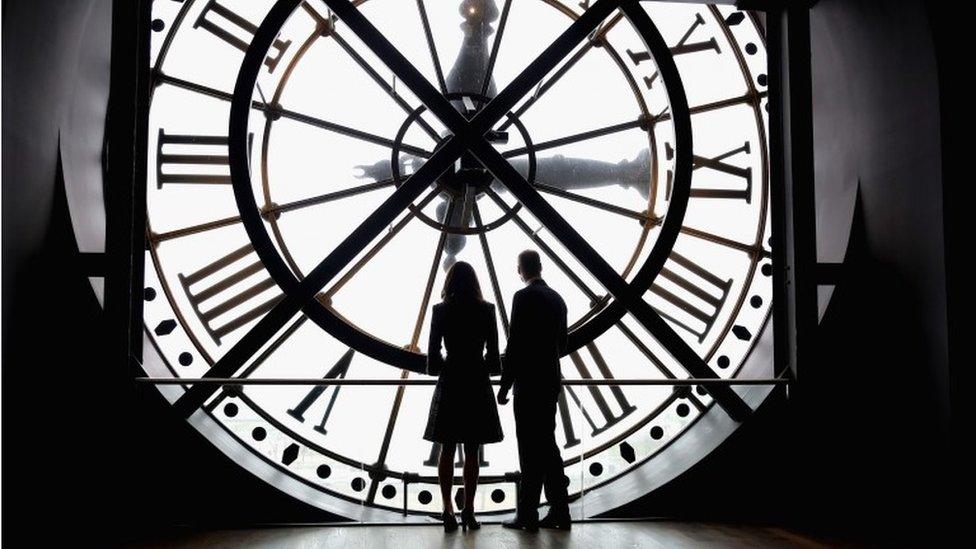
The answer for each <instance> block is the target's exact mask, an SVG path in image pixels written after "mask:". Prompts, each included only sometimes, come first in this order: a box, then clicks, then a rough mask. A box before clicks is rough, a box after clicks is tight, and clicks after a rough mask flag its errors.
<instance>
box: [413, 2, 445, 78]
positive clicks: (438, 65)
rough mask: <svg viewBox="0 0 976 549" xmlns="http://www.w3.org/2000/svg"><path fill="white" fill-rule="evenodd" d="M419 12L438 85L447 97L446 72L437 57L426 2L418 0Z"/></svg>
mask: <svg viewBox="0 0 976 549" xmlns="http://www.w3.org/2000/svg"><path fill="white" fill-rule="evenodd" d="M417 11H419V12H420V21H421V23H422V24H423V25H424V36H425V37H426V38H427V49H428V50H430V59H431V61H433V62H434V72H435V73H436V74H437V85H438V86H440V89H441V93H442V94H444V95H447V84H446V83H445V82H444V71H443V70H442V69H441V60H440V57H438V56H437V46H436V45H434V35H433V33H431V32H430V21H429V20H428V19H427V8H426V7H424V0H417Z"/></svg>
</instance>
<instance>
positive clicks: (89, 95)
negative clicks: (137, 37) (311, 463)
mask: <svg viewBox="0 0 976 549" xmlns="http://www.w3.org/2000/svg"><path fill="white" fill-rule="evenodd" d="M111 5H112V1H111V0H74V1H71V2H64V1H62V0H5V1H4V2H3V23H2V25H3V29H2V33H3V140H2V148H3V151H2V156H3V159H2V161H3V168H2V170H3V173H2V179H3V188H2V203H3V206H2V207H3V211H2V223H3V227H2V233H3V236H2V238H3V251H2V253H3V257H2V261H3V289H2V301H3V305H2V308H3V322H2V324H3V333H2V338H3V350H2V369H0V372H2V376H3V410H2V416H3V447H4V454H3V500H4V501H3V503H4V505H3V523H4V529H3V537H4V541H8V542H12V541H13V540H15V539H18V540H22V539H25V538H24V536H25V535H30V536H37V535H39V534H43V536H44V540H45V541H46V542H47V543H48V544H53V545H57V544H58V542H68V541H70V542H72V543H73V544H78V545H80V544H81V543H82V542H86V541H96V540H97V542H98V545H100V546H105V545H112V544H114V543H115V542H119V541H121V540H124V539H126V538H129V537H131V536H133V535H137V534H140V533H144V532H145V531H147V530H151V529H156V528H163V527H166V526H167V525H172V524H189V523H193V522H198V523H202V522H207V523H211V524H215V523H216V524H219V523H233V522H236V523H262V522H288V521H295V520H298V521H301V520H309V521H311V520H327V519H328V518H329V517H328V516H327V515H325V514H324V513H320V512H316V511H314V510H312V509H310V508H309V507H308V506H306V505H304V504H301V503H299V502H297V501H296V500H294V499H292V498H290V497H288V496H285V495H284V494H281V493H280V492H278V491H277V490H275V489H273V488H271V487H270V486H268V485H266V484H265V483H263V482H261V481H257V480H256V479H255V478H254V477H253V476H252V475H251V474H250V473H247V472H246V471H243V470H242V469H240V468H239V467H237V466H236V465H235V464H233V463H232V462H231V461H230V460H229V459H227V458H225V457H224V455H223V454H221V453H220V452H218V451H216V450H215V449H214V447H213V446H212V445H211V444H210V443H209V442H207V441H206V440H204V439H203V438H202V437H200V436H199V435H198V434H197V433H196V432H195V431H193V429H192V428H190V427H189V425H188V424H186V423H185V422H182V421H177V420H176V418H175V417H174V416H172V415H171V414H170V413H169V410H168V409H167V407H166V406H165V405H164V404H163V401H162V400H161V398H160V397H159V395H158V393H156V392H155V391H154V390H151V389H148V388H143V389H137V388H136V387H135V386H134V384H133V383H132V382H131V378H132V377H133V376H134V375H136V374H135V372H134V371H132V370H129V369H127V367H126V365H124V364H115V363H113V362H111V361H110V360H109V356H111V355H110V354H109V353H108V352H107V349H106V343H105V342H106V339H107V338H106V332H105V330H106V326H105V325H104V319H103V315H102V310H101V308H100V306H99V304H98V302H97V300H96V298H95V295H94V293H93V292H92V288H91V286H90V285H89V282H88V280H87V278H86V273H85V271H84V266H83V264H82V262H81V260H80V258H79V256H78V241H77V240H76V234H75V228H76V226H77V224H76V226H73V225H72V219H71V216H70V215H69V210H68V206H67V199H66V195H67V193H71V192H75V194H76V196H77V195H78V194H85V193H87V192H88V191H89V190H90V189H91V187H90V185H91V184H92V183H93V182H92V181H91V178H92V177H98V180H96V181H94V186H95V187H98V186H100V185H101V180H100V176H99V172H100V170H99V166H100V161H101V159H100V158H99V156H100V149H101V139H102V137H101V136H102V135H103V129H104V128H103V125H104V118H103V117H100V115H98V113H99V112H101V113H104V111H105V102H106V101H107V97H108V89H109V82H108V76H109V73H108V67H107V66H106V60H108V59H109V58H110V52H109V48H110V43H109V36H110V30H111V29H110V27H109V26H108V22H109V21H110V20H111V13H110V9H111ZM98 32H102V33H104V36H92V35H91V33H98ZM86 33H88V34H86ZM59 136H60V139H61V145H62V148H61V154H60V155H59ZM71 140H76V141H71ZM77 140H84V142H81V143H79V142H77ZM62 157H63V158H64V159H65V170H67V169H68V167H69V166H71V167H72V168H71V170H72V171H71V173H69V174H68V177H67V181H65V178H64V177H62V176H61V168H62V166H61V163H60V161H59V158H62ZM93 174H94V175H93ZM66 185H67V193H66V189H65V186H66ZM103 216H104V212H102V211H99V209H98V208H92V209H90V210H89V211H86V212H82V216H81V217H80V218H77V217H76V219H75V220H76V221H79V220H80V222H81V223H82V224H83V225H84V227H83V229H84V231H83V232H84V233H85V237H86V238H85V240H86V242H85V244H86V245H85V250H86V251H97V250H99V249H100V247H99V246H98V245H97V243H96V244H95V245H92V234H93V232H95V231H97V230H98V222H99V219H100V218H101V217H103Z"/></svg>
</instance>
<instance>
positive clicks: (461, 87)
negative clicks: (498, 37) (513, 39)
mask: <svg viewBox="0 0 976 549" xmlns="http://www.w3.org/2000/svg"><path fill="white" fill-rule="evenodd" d="M458 12H459V13H460V14H461V17H463V18H464V21H463V22H462V23H461V25H460V27H461V32H463V33H464V39H463V40H462V42H461V48H460V50H459V51H458V56H457V59H456V60H455V61H454V66H453V67H451V71H450V72H449V73H448V75H447V79H446V80H447V82H446V83H447V90H448V91H449V92H454V93H471V94H481V93H482V90H483V89H485V90H486V91H485V92H484V94H485V95H486V96H488V97H494V96H495V93H497V90H496V89H495V82H494V79H493V78H490V76H489V82H488V86H487V87H486V86H484V79H485V76H486V75H487V72H488V63H489V60H490V57H491V46H490V45H489V43H488V38H489V37H490V36H491V35H492V34H493V33H494V30H495V29H494V27H492V26H491V23H492V22H494V21H495V20H496V19H498V7H497V6H496V5H495V1H494V0H463V1H462V2H461V4H460V6H459V8H458ZM460 103H461V102H460V101H455V102H454V105H455V108H458V110H460V111H462V112H464V106H463V105H461V104H460Z"/></svg>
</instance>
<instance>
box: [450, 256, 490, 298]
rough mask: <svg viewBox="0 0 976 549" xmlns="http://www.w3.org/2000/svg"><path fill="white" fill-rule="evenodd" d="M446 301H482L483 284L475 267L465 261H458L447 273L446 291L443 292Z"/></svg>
mask: <svg viewBox="0 0 976 549" xmlns="http://www.w3.org/2000/svg"><path fill="white" fill-rule="evenodd" d="M441 299H443V300H444V301H461V300H475V301H481V300H482V299H483V298H482V297H481V284H479V283H478V275H477V274H475V272H474V267H472V266H471V264H470V263H467V262H465V261H458V262H457V263H455V264H454V265H451V268H450V269H448V271H447V278H445V279H444V289H442V290H441Z"/></svg>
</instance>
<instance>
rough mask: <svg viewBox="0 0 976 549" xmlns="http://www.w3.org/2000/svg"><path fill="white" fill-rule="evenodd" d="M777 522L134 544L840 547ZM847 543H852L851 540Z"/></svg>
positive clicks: (391, 529)
mask: <svg viewBox="0 0 976 549" xmlns="http://www.w3.org/2000/svg"><path fill="white" fill-rule="evenodd" d="M843 546H845V545H844V544H839V543H836V542H833V541H828V540H823V539H814V538H811V537H808V536H805V535H801V534H797V533H794V532H791V531H789V530H787V529H783V528H779V527H763V526H740V525H729V524H718V523H699V522H673V521H642V522H591V523H581V524H574V525H573V529H572V531H570V532H557V531H548V530H542V531H540V532H539V533H527V532H519V531H512V530H506V529H504V528H502V527H501V526H498V525H496V524H492V525H485V526H484V527H482V528H481V529H480V530H478V531H474V532H467V533H463V532H461V531H458V532H455V533H452V534H445V533H444V531H443V529H442V528H441V527H439V526H437V525H431V526H427V525H424V526H406V525H404V526H399V525H397V526H358V525H357V526H295V527H270V528H259V529H248V530H217V531H210V532H196V533H186V534H179V535H175V536H171V537H166V538H162V539H157V540H151V541H145V542H141V543H138V544H136V545H133V547H289V548H290V547H297V548H306V547H307V548H311V547H341V548H345V549H373V548H376V549H384V548H393V549H421V548H427V547H444V548H448V547H451V548H454V547H457V548H467V547H503V548H506V549H519V548H522V547H545V548H554V549H555V548H564V547H565V548H577V547H578V548H587V549H591V548H595V549H611V548H612V549H625V548H632V547H633V548H637V547H640V548H644V547H650V548H658V547H659V548H669V549H680V548H686V547H687V548H724V547H749V548H757V549H763V548H780V547H811V548H814V547H815V548H820V547H824V548H826V547H831V548H833V547H843ZM848 546H849V545H848Z"/></svg>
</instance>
